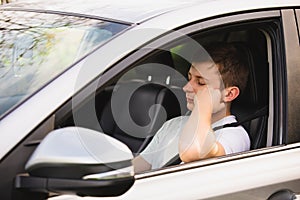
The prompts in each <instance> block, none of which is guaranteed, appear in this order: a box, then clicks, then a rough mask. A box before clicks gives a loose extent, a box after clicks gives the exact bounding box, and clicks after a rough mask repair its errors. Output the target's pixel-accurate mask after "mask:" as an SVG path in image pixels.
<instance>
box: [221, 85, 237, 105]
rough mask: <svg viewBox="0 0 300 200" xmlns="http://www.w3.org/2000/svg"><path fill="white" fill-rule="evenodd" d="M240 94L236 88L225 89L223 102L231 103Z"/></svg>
mask: <svg viewBox="0 0 300 200" xmlns="http://www.w3.org/2000/svg"><path fill="white" fill-rule="evenodd" d="M239 94H240V89H239V88H238V87H236V86H231V87H227V88H225V89H224V97H223V101H224V102H225V103H226V102H231V101H233V100H234V99H235V98H237V97H238V96H239Z"/></svg>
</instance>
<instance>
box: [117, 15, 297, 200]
mask: <svg viewBox="0 0 300 200" xmlns="http://www.w3.org/2000/svg"><path fill="white" fill-rule="evenodd" d="M273 20H274V21H273ZM269 23H271V24H269ZM235 24H236V25H240V24H243V25H245V26H254V27H255V26H257V28H258V29H259V30H261V31H262V32H263V33H264V34H265V37H266V38H265V39H266V54H267V63H268V67H269V69H268V72H269V82H268V87H269V90H268V91H269V92H268V93H267V94H265V95H268V106H269V116H268V128H267V129H268V130H267V135H266V137H267V138H266V141H265V146H264V147H263V148H259V149H253V150H252V151H249V152H243V153H241V154H237V155H229V156H226V157H221V158H213V159H208V160H204V161H198V162H193V163H188V164H183V165H177V166H171V167H167V168H164V169H160V170H152V171H149V172H144V173H141V174H137V175H135V179H136V180H135V183H134V185H133V186H132V187H131V189H129V191H128V192H126V193H125V194H124V195H123V196H121V197H120V199H141V198H143V199H145V198H146V199H147V198H149V199H156V198H157V199H267V198H268V197H270V196H271V195H273V196H271V198H270V199H272V198H276V196H277V195H282V193H283V195H285V196H286V198H287V199H289V198H290V197H291V195H292V194H293V192H297V191H299V185H300V180H299V177H300V174H299V167H298V166H299V162H300V160H299V159H297V157H298V156H299V154H300V149H299V143H298V141H299V139H298V138H297V137H293V136H292V135H293V130H291V126H290V125H288V124H287V121H288V120H287V118H288V117H289V120H291V121H294V120H296V119H294V118H293V119H291V118H292V117H293V116H291V113H294V114H295V112H294V111H293V112H291V111H289V112H288V111H287V109H288V108H289V109H295V107H291V105H290V101H291V100H292V99H293V98H287V96H286V95H287V94H294V91H295V90H293V92H291V91H290V92H289V90H288V91H287V88H290V87H291V86H290V85H289V82H290V80H289V76H287V77H286V75H285V74H286V73H287V71H289V70H291V69H289V67H290V66H291V65H293V66H294V68H293V69H294V70H295V65H296V66H297V65H298V63H299V61H296V60H295V59H291V60H290V59H289V55H286V57H285V56H284V55H285V54H286V52H288V51H289V48H291V47H290V46H289V45H288V44H287V43H293V44H294V45H293V46H294V48H292V49H293V51H294V50H295V48H296V47H295V45H298V42H292V41H298V38H297V37H298V36H297V31H296V23H295V16H294V14H293V10H273V11H265V12H253V13H245V14H240V15H231V16H227V17H223V18H217V19H215V20H209V21H205V22H200V23H199V24H197V23H196V24H194V25H191V26H187V27H185V28H183V29H181V30H180V31H181V33H185V34H190V33H192V32H197V31H199V32H201V31H203V32H204V31H207V30H209V29H217V28H219V27H222V28H225V29H226V28H229V29H231V28H232V29H234V25H235ZM199 27H201V28H202V29H199ZM273 28H275V29H273ZM290 29H292V30H293V31H291V30H290ZM220 30H224V29H220ZM185 31H186V32H185ZM235 36H238V35H234V34H233V35H232V36H231V37H232V38H233V40H235V39H236V37H235ZM217 38H218V39H220V38H219V37H217ZM228 40H230V38H229V39H228ZM237 41H239V39H237ZM252 42H254V43H259V42H260V40H256V41H255V40H253V41H252ZM160 44H161V43H160ZM296 49H299V47H298V46H297V48H296ZM285 58H286V59H287V60H286V59H285ZM294 58H295V57H294ZM291 62H293V64H291ZM296 62H297V64H296ZM289 73H290V72H288V74H289ZM292 74H293V75H294V76H296V72H295V73H294V72H292ZM265 86H266V85H263V84H262V85H261V87H265ZM294 89H295V88H294ZM287 99H289V101H287ZM293 100H294V101H296V100H295V99H293ZM293 100H292V101H293ZM287 113H289V115H288V114H287ZM296 121H297V120H296ZM288 123H291V122H290V121H289V122H288ZM294 123H295V121H294ZM297 135H298V134H297ZM288 138H294V141H293V142H288V141H287V139H288ZM285 188H288V189H289V190H283V189H285ZM290 191H292V192H290ZM274 196H275V197H274Z"/></svg>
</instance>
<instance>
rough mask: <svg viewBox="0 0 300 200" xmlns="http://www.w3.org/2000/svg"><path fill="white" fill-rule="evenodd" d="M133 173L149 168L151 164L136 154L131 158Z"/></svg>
mask: <svg viewBox="0 0 300 200" xmlns="http://www.w3.org/2000/svg"><path fill="white" fill-rule="evenodd" d="M132 164H133V167H134V173H139V172H143V171H147V170H150V169H151V165H150V164H149V163H148V162H147V161H146V160H145V159H144V158H143V157H142V156H137V157H135V158H134V159H133V160H132Z"/></svg>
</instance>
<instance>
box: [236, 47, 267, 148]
mask: <svg viewBox="0 0 300 200" xmlns="http://www.w3.org/2000/svg"><path fill="white" fill-rule="evenodd" d="M234 44H235V46H236V47H237V48H238V49H239V50H240V51H242V52H243V53H244V54H245V56H246V58H247V60H248V64H249V77H248V82H247V85H246V88H245V90H244V92H243V93H242V94H240V95H239V96H238V98H237V99H236V100H234V101H233V102H232V106H231V112H232V113H233V114H234V115H235V116H236V117H237V120H238V121H240V122H241V124H242V125H243V126H244V128H245V129H246V131H247V132H248V134H249V137H250V140H251V149H257V148H262V147H265V146H266V141H267V129H268V105H269V70H268V62H267V58H266V56H265V55H264V54H262V53H261V51H259V50H257V47H255V46H253V45H251V44H247V43H244V42H235V43H234Z"/></svg>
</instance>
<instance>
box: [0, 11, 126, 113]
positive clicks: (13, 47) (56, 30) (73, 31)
mask: <svg viewBox="0 0 300 200" xmlns="http://www.w3.org/2000/svg"><path fill="white" fill-rule="evenodd" d="M126 27H127V25H124V24H118V23H114V22H108V21H101V20H94V19H87V18H81V17H74V16H65V15H56V14H45V13H34V12H21V11H3V12H1V13H0V116H2V115H3V114H4V113H5V112H6V111H8V110H9V109H11V108H12V107H14V106H15V105H16V104H18V103H19V102H21V101H22V100H24V99H25V98H26V97H28V96H29V95H31V94H33V93H34V92H35V91H37V90H39V89H40V88H41V87H42V86H44V85H45V84H46V83H48V82H49V81H50V80H51V79H53V78H54V77H55V76H57V75H58V74H60V73H61V72H62V71H64V70H65V69H66V68H68V67H69V66H70V65H71V64H72V63H74V61H76V60H78V59H79V58H80V57H82V56H83V55H85V54H86V53H88V52H89V51H91V50H92V49H94V48H95V47H96V46H97V45H99V44H101V43H103V42H104V41H106V40H108V39H109V38H111V37H112V36H114V35H115V34H116V33H118V32H120V31H122V30H124V29H125V28H126Z"/></svg>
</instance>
